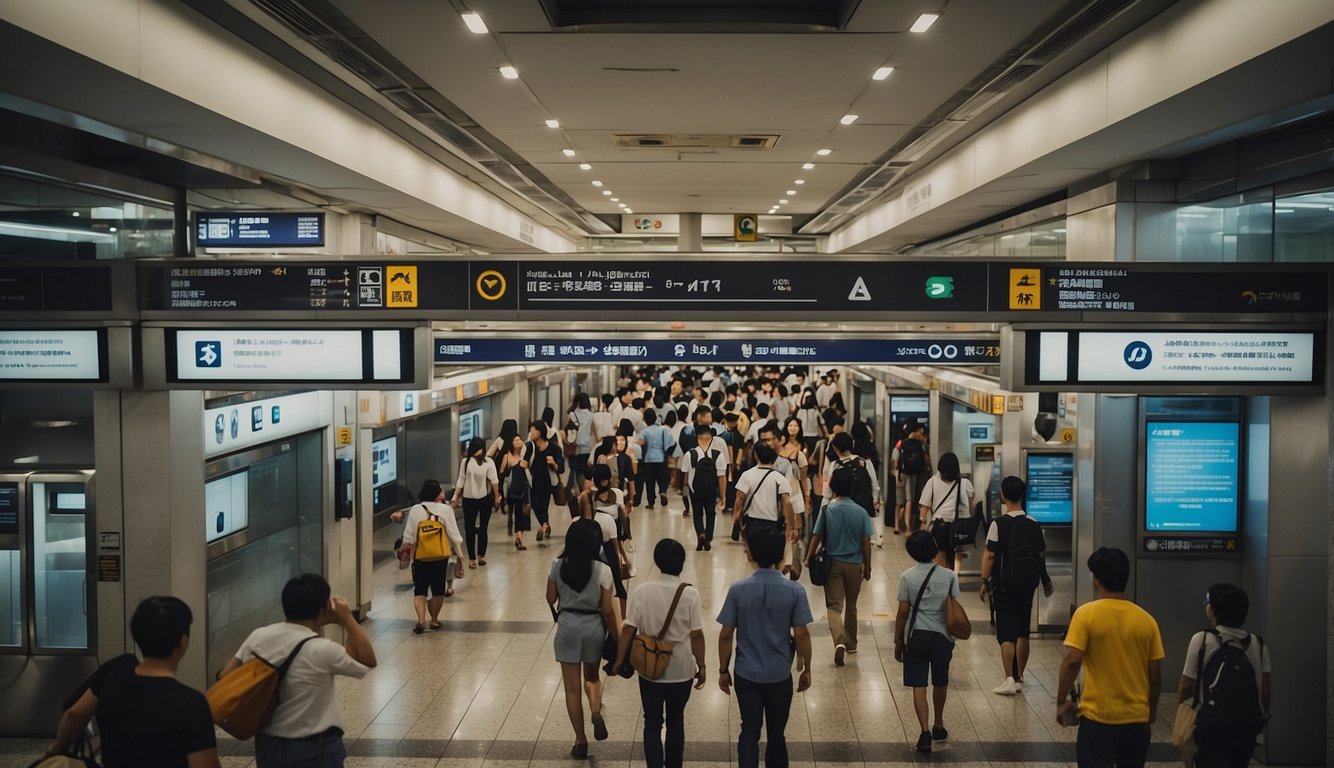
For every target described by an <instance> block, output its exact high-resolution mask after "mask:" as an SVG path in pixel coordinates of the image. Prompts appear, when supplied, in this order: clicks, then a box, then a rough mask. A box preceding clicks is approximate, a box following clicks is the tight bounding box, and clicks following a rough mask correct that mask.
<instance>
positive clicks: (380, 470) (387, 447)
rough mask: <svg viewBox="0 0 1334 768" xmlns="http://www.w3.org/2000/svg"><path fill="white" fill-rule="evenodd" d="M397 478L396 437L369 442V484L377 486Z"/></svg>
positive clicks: (394, 480) (387, 483)
mask: <svg viewBox="0 0 1334 768" xmlns="http://www.w3.org/2000/svg"><path fill="white" fill-rule="evenodd" d="M397 480H398V437H397V436H392V437H386V438H385V439H383V440H376V441H375V442H373V443H371V485H372V486H374V487H376V488H379V487H381V486H385V485H389V484H390V483H393V482H396V481H397Z"/></svg>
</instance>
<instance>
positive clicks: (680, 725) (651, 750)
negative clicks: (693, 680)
mask: <svg viewBox="0 0 1334 768" xmlns="http://www.w3.org/2000/svg"><path fill="white" fill-rule="evenodd" d="M639 700H640V701H641V702H642V703H643V705H644V762H645V763H647V764H648V768H681V761H682V760H683V759H684V758H683V756H684V755H685V748H686V702H688V701H690V681H689V680H687V681H685V682H683V683H655V682H653V681H652V680H646V679H644V678H642V677H641V678H639ZM664 711H665V712H666V720H667V743H666V748H665V749H664V747H663V741H662V722H663V713H664Z"/></svg>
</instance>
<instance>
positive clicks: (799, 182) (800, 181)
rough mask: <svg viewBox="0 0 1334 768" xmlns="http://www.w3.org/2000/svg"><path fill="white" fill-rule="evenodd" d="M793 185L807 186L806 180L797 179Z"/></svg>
mask: <svg viewBox="0 0 1334 768" xmlns="http://www.w3.org/2000/svg"><path fill="white" fill-rule="evenodd" d="M792 183H793V184H805V183H806V180H805V179H797V180H796V181H794V182H792Z"/></svg>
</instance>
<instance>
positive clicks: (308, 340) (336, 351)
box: [165, 328, 414, 385]
mask: <svg viewBox="0 0 1334 768" xmlns="http://www.w3.org/2000/svg"><path fill="white" fill-rule="evenodd" d="M165 342H166V363H167V380H168V381H169V382H172V383H200V384H213V383H219V382H231V383H234V382H245V383H248V384H276V383H283V384H328V385H338V384H342V385H357V384H399V383H404V382H411V381H412V380H413V373H414V371H413V369H414V365H413V360H414V357H413V347H412V344H413V330H412V329H400V328H392V329H369V330H367V329H327V328H326V329H265V328H204V329H201V328H177V329H167V330H166V333H165Z"/></svg>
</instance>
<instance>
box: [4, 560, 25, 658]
mask: <svg viewBox="0 0 1334 768" xmlns="http://www.w3.org/2000/svg"><path fill="white" fill-rule="evenodd" d="M22 563H23V554H22V553H21V552H19V551H18V550H17V549H0V647H5V648H18V647H19V646H21V645H23V593H22V592H21V591H20V588H21V584H22V582H21V581H20V580H19V576H20V574H21V573H22V572H23V571H22Z"/></svg>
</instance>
